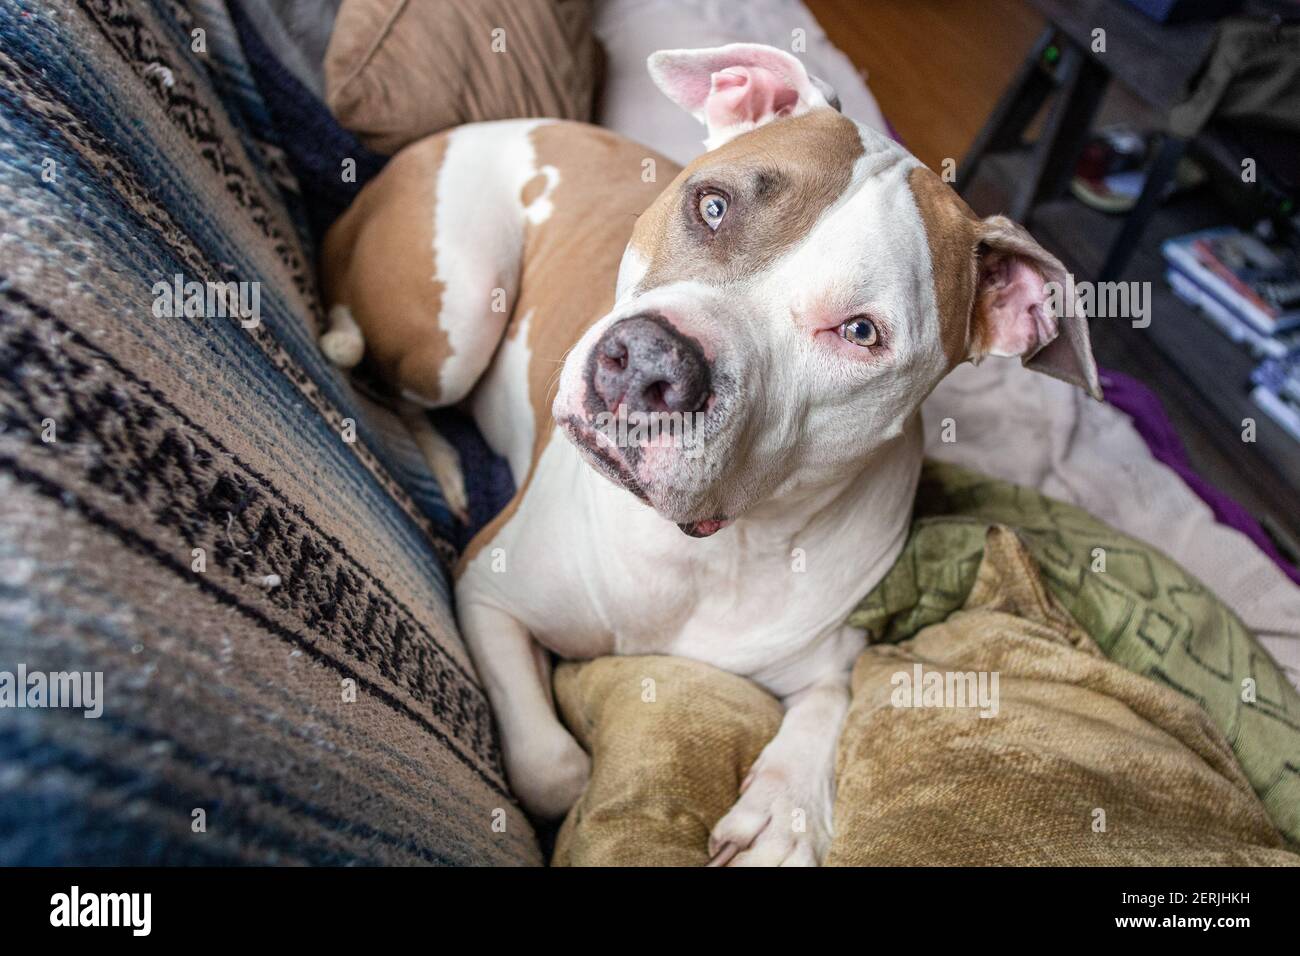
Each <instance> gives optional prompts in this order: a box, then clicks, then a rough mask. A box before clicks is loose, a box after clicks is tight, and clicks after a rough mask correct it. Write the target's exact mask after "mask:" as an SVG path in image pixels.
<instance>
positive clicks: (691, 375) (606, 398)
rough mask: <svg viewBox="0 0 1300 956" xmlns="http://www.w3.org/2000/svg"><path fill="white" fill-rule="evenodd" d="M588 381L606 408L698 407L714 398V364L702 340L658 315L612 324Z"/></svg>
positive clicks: (683, 409) (597, 349)
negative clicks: (711, 394)
mask: <svg viewBox="0 0 1300 956" xmlns="http://www.w3.org/2000/svg"><path fill="white" fill-rule="evenodd" d="M588 376H589V377H588V382H587V384H588V385H590V386H591V392H592V395H593V397H594V398H596V401H595V402H593V404H599V405H601V406H602V407H603V409H604V410H607V411H611V412H612V411H617V409H618V407H619V405H626V406H627V409H628V411H630V412H694V411H698V410H699V409H700V408H701V407H702V406H703V405H704V403H705V401H706V400H707V399H708V397H709V364H708V362H707V361H705V358H704V351H703V350H702V349H701V348H700V344H699V343H698V342H696V341H695V340H694V339H692V338H689V337H687V336H685V335H682V333H680V332H678V331H677V330H676V329H675V328H673V327H672V325H671V324H669V323H668V321H667V320H666V319H664V318H662V317H660V316H658V315H634V316H632V317H630V318H626V319H622V320H620V321H619V322H616V323H615V324H614V325H611V326H610V327H609V328H608V329H607V330H606V331H605V334H604V335H602V336H601V337H600V340H599V341H598V342H597V343H596V347H595V349H594V350H593V353H592V362H591V364H590V366H589V369H588Z"/></svg>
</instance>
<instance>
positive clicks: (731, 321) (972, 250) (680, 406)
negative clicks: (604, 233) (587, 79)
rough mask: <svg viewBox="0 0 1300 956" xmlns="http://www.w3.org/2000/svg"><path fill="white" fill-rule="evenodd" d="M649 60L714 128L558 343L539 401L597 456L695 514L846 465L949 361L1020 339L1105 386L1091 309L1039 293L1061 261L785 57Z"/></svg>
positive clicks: (674, 517) (865, 454) (709, 514)
mask: <svg viewBox="0 0 1300 956" xmlns="http://www.w3.org/2000/svg"><path fill="white" fill-rule="evenodd" d="M649 65H650V72H651V74H652V75H653V77H654V79H655V81H656V83H657V84H658V85H659V87H660V88H661V89H662V90H663V91H664V92H665V93H666V94H667V95H668V96H669V97H670V98H672V99H673V100H674V101H676V102H677V103H678V104H679V105H681V106H682V107H683V108H684V109H686V110H687V111H689V112H690V113H692V114H694V115H695V116H696V117H697V118H698V119H700V120H701V121H702V122H703V123H704V124H705V125H706V126H707V128H708V138H707V140H706V141H705V142H706V145H707V146H708V148H709V149H708V152H706V153H705V154H704V155H702V156H700V157H699V158H697V159H696V160H695V161H694V162H692V163H691V164H690V165H689V166H687V167H686V169H684V170H683V171H682V172H681V174H680V175H679V176H678V177H677V178H676V179H675V180H673V182H672V183H671V184H670V185H669V186H668V187H667V188H666V189H665V190H664V191H663V193H662V194H661V195H660V196H659V197H658V199H657V200H656V201H655V202H654V203H653V204H652V205H651V206H650V208H649V209H647V210H646V212H645V213H644V214H643V215H642V216H641V217H640V219H639V220H638V222H637V224H636V228H635V230H634V232H633V235H632V240H631V242H630V243H629V244H628V247H627V251H626V252H625V254H624V256H623V261H622V266H621V268H620V271H619V277H618V288H617V294H616V303H615V305H614V308H613V309H612V310H611V311H610V313H609V314H608V315H606V316H605V317H603V318H602V319H601V320H600V321H598V322H597V323H596V324H595V325H593V326H592V327H591V328H590V329H589V330H588V331H587V333H586V334H585V335H584V336H583V338H582V339H581V340H580V341H579V342H578V344H577V346H576V347H575V348H574V349H573V350H572V352H571V353H570V355H569V357H568V359H567V360H566V361H565V364H564V369H563V372H562V375H561V379H560V388H559V393H558V395H557V397H556V400H555V404H554V408H553V411H554V414H555V418H556V420H557V422H558V423H559V424H560V425H561V426H562V427H563V428H564V429H565V431H566V432H567V434H568V435H569V437H570V438H571V439H572V440H573V441H574V442H575V444H577V446H578V447H579V448H580V449H581V450H582V452H583V454H584V455H585V456H586V457H587V459H588V461H590V462H591V464H592V465H593V466H594V467H595V468H596V469H597V470H599V471H601V472H602V473H604V474H605V475H607V476H608V477H610V478H612V479H613V480H615V481H617V482H619V483H621V484H623V485H624V486H625V487H627V488H628V489H629V490H631V491H633V493H635V494H637V495H638V496H639V497H641V498H642V499H644V500H645V501H647V502H648V503H649V504H650V505H652V506H653V507H654V508H655V509H656V510H657V511H658V512H659V513H660V514H661V515H663V516H664V517H665V518H668V519H669V520H671V521H674V522H677V523H678V524H680V525H681V526H682V528H683V530H685V531H687V533H691V534H697V535H699V534H710V533H712V532H713V531H715V530H717V529H718V528H719V527H721V526H722V525H723V524H725V523H726V522H727V521H730V520H732V519H734V518H736V517H738V516H740V515H742V514H744V513H745V512H746V511H748V510H749V509H751V508H753V507H754V506H755V505H757V504H759V503H760V502H764V501H768V500H772V499H774V498H778V497H780V496H782V495H787V494H791V493H798V492H800V491H806V490H813V489H816V488H818V487H820V486H827V487H829V486H831V485H832V484H834V483H838V482H842V481H844V480H845V478H846V477H849V476H851V475H852V474H855V473H856V472H857V471H859V470H861V469H862V467H863V466H864V464H865V462H866V461H867V460H868V458H869V457H870V456H871V455H872V454H873V452H875V451H876V450H877V449H879V448H881V447H882V446H883V445H885V444H887V443H889V442H890V441H891V439H893V438H895V437H896V436H898V435H899V434H900V433H901V431H902V430H903V428H904V426H905V425H906V423H907V422H908V420H909V419H910V418H911V416H912V415H913V414H914V413H915V412H916V411H917V409H918V408H919V407H920V404H921V402H922V400H923V399H924V398H925V397H926V396H927V395H928V394H929V393H930V391H931V389H933V388H934V386H935V385H936V384H937V383H938V382H939V380H940V379H941V378H942V377H943V376H944V375H946V374H947V373H948V371H949V370H951V369H952V368H953V367H954V366H956V365H957V364H959V363H961V362H964V361H967V360H974V361H978V360H980V359H981V358H983V357H984V356H987V355H1000V356H1020V358H1021V359H1022V361H1023V362H1024V364H1025V365H1026V366H1028V367H1030V368H1034V369H1037V370H1040V371H1044V372H1047V373H1049V374H1051V375H1055V376H1057V377H1059V378H1063V379H1065V380H1067V381H1070V382H1074V383H1076V384H1078V385H1080V386H1082V387H1083V388H1085V389H1087V390H1088V391H1089V392H1090V393H1092V394H1093V395H1098V394H1099V386H1098V383H1097V370H1096V365H1095V364H1094V362H1093V359H1092V353H1091V349H1090V347H1089V344H1088V333H1087V325H1086V322H1085V320H1084V319H1083V318H1074V317H1072V316H1070V317H1067V316H1060V317H1058V316H1057V315H1056V314H1054V312H1053V310H1052V309H1051V308H1050V301H1051V300H1052V298H1053V296H1052V294H1051V293H1052V292H1053V291H1054V290H1053V289H1051V288H1049V287H1048V286H1047V284H1048V283H1051V282H1056V283H1059V284H1060V286H1061V287H1062V288H1072V287H1070V286H1066V281H1065V270H1064V268H1063V267H1062V266H1061V264H1060V262H1059V261H1057V260H1056V259H1055V258H1053V257H1052V256H1051V255H1050V254H1049V253H1047V252H1046V251H1045V250H1044V249H1042V248H1041V247H1040V246H1039V245H1038V243H1036V242H1035V241H1034V240H1033V239H1032V238H1031V237H1030V236H1029V235H1028V233H1026V232H1025V231H1024V230H1023V229H1021V228H1020V227H1019V226H1017V225H1015V224H1014V223H1012V222H1010V221H1009V220H1007V219H1005V218H1003V217H1001V216H993V217H990V218H988V219H979V218H977V217H976V216H975V215H974V214H973V213H972V212H971V211H970V209H969V208H968V207H967V206H966V204H965V203H964V202H962V201H961V199H960V198H958V196H957V195H956V193H955V192H953V190H952V189H951V188H949V187H948V186H947V185H946V184H945V183H944V182H942V181H941V180H940V178H939V177H938V176H936V175H935V174H934V173H933V172H931V171H930V170H929V169H927V168H926V167H925V166H924V165H922V164H921V163H920V162H919V161H918V160H917V159H915V158H914V157H913V156H912V155H911V154H910V153H908V152H907V151H906V150H905V149H903V148H902V147H901V146H899V145H898V144H897V143H895V142H894V141H892V140H890V139H889V138H887V137H885V136H882V135H881V134H879V133H877V132H875V131H873V130H870V129H867V128H865V127H861V126H859V125H857V124H855V123H853V122H852V121H850V120H849V119H847V118H845V117H844V116H842V115H841V114H840V113H839V112H838V110H837V109H836V108H835V106H834V105H833V104H834V94H833V93H831V92H830V90H829V89H828V88H827V87H826V86H825V85H824V84H822V83H821V82H820V81H818V80H816V79H815V78H813V77H811V76H809V75H808V73H807V72H806V71H805V70H804V68H803V66H802V65H801V64H800V62H799V61H798V60H797V59H796V58H795V57H793V56H791V55H790V54H788V53H784V52H782V51H780V50H777V49H773V48H771V47H764V46H755V45H750V44H734V45H731V46H725V47H719V48H717V49H709V50H673V51H665V52H660V53H656V54H654V55H653V56H652V57H651V58H650V63H649ZM1057 301H1059V299H1057ZM1075 314H1077V312H1076V313H1075Z"/></svg>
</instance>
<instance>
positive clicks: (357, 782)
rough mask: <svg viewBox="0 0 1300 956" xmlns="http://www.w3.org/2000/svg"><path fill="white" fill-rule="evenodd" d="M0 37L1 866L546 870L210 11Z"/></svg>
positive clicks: (76, 20) (383, 438)
mask: <svg viewBox="0 0 1300 956" xmlns="http://www.w3.org/2000/svg"><path fill="white" fill-rule="evenodd" d="M196 31H197V32H196ZM0 32H2V33H3V34H4V35H5V36H6V37H7V38H8V40H7V42H6V44H5V47H4V49H3V51H0V125H2V126H3V128H4V130H5V135H6V141H7V146H6V148H5V149H3V150H2V151H0V209H2V210H3V213H2V215H3V216H4V228H3V230H0V233H2V234H3V238H2V239H0V704H4V706H2V707H0V766H3V767H4V772H3V773H0V863H4V864H16V863H27V864H51V863H64V864H70V863H76V864H129V863H326V864H328V863H348V864H352V863H371V864H380V863H491V864H498V863H537V862H539V861H540V854H539V849H538V847H537V844H536V841H535V839H534V836H533V833H532V830H531V829H530V827H529V824H528V822H527V820H526V819H525V818H524V816H523V815H522V813H521V812H520V811H519V809H518V807H517V805H516V804H515V802H514V801H513V799H512V797H511V796H510V794H509V792H508V789H507V787H506V784H505V782H504V779H503V776H502V772H501V766H500V759H499V753H498V750H497V744H496V741H495V735H494V732H493V728H492V722H491V714H490V711H489V708H488V704H487V700H486V698H485V696H484V694H483V692H482V689H481V688H480V686H479V684H478V681H477V679H476V677H475V674H474V670H473V666H472V664H471V662H470V660H469V657H468V655H467V653H466V651H465V648H464V646H463V645H462V643H461V641H460V640H459V637H458V636H457V633H456V629H455V623H454V618H453V615H452V612H451V608H450V600H449V593H448V590H449V589H448V584H447V578H446V575H445V572H444V570H443V566H442V562H441V560H440V558H445V557H447V556H449V555H450V547H449V546H448V544H447V540H446V535H445V534H444V533H443V532H442V530H441V529H440V526H441V522H442V521H443V520H444V519H445V517H446V509H445V506H444V505H443V503H442V501H441V498H440V495H439V493H438V491H437V488H436V486H435V485H434V484H433V483H432V481H431V479H430V478H429V477H428V475H427V473H426V472H425V471H423V469H422V466H421V465H420V462H419V457H418V454H417V453H416V452H415V451H414V448H413V446H412V445H411V443H410V441H409V438H407V437H406V435H405V433H404V431H403V430H402V429H401V427H400V425H399V423H397V422H396V420H395V419H393V418H392V417H390V416H388V415H387V414H386V413H385V412H383V410H382V409H381V408H379V407H378V406H376V405H373V404H371V403H369V402H367V401H366V400H364V399H363V398H362V397H361V396H359V395H358V394H357V393H355V392H354V391H353V390H352V388H351V387H350V386H349V384H348V383H347V381H346V380H345V379H344V378H343V377H342V376H340V375H339V374H338V373H337V372H336V371H335V370H333V369H332V368H330V367H329V366H328V364H327V363H326V362H325V361H324V360H323V358H322V357H321V356H320V355H319V354H318V352H317V349H316V346H315V338H316V334H317V331H318V328H319V323H320V316H319V305H318V302H317V300H316V293H315V283H314V278H313V274H312V269H311V258H312V257H311V255H310V253H309V252H308V251H307V250H306V249H305V248H304V247H303V245H302V243H301V239H300V236H301V231H300V227H301V226H302V220H301V217H300V216H299V215H298V211H297V210H295V209H294V208H293V205H292V204H291V203H290V202H288V201H287V200H289V199H292V196H293V183H292V177H291V176H290V175H289V173H288V171H287V169H286V168H285V167H284V166H283V164H282V163H281V162H280V161H279V157H280V152H279V150H278V149H277V147H276V146H275V144H274V142H273V139H272V137H273V135H274V131H273V129H271V127H270V124H269V123H268V122H267V117H266V115H265V113H264V110H263V108H262V106H261V104H260V102H259V100H258V98H257V96H256V87H255V86H254V85H253V84H252V83H250V82H249V78H248V76H247V74H246V71H245V67H244V64H243V61H242V58H241V51H240V48H239V46H238V45H237V43H235V41H234V33H233V32H232V30H231V26H230V21H229V20H228V18H227V16H226V13H225V11H224V9H223V7H222V5H220V4H217V3H211V2H202V3H200V2H197V0H195V2H193V3H190V4H186V3H173V2H164V0H157V2H143V3H137V4H132V5H130V6H124V5H123V4H121V3H118V2H113V0H80V2H72V0H54V2H51V3H47V4H42V5H40V6H39V8H32V7H31V5H30V4H26V3H20V2H17V0H0ZM178 276H179V277H180V279H179V281H180V283H181V294H180V296H179V297H177V296H176V295H175V291H174V290H175V289H176V283H177V281H178V280H177V277H178ZM227 282H229V283H233V285H230V286H228V287H226V286H222V285H218V284H219V283H227ZM187 283H197V284H199V285H198V286H197V287H196V288H197V290H198V291H201V292H202V293H203V295H202V296H201V297H198V298H195V297H192V296H190V294H189V293H190V292H192V291H195V289H187V287H186V284H187ZM206 283H213V284H214V285H213V286H211V293H212V294H211V295H208V292H209V287H208V286H207V285H206ZM241 283H242V285H241ZM187 304H188V305H190V306H191V307H192V308H191V309H190V310H188V312H187V310H186V308H185V307H184V306H185V305H187ZM232 305H236V306H239V307H240V308H239V309H238V310H237V311H236V314H233V315H232V314H230V311H231V306H232ZM58 672H77V673H86V674H90V675H91V677H92V678H93V679H92V680H89V681H88V683H87V685H86V686H87V687H88V688H89V687H93V686H95V685H96V683H102V693H101V694H99V695H97V698H98V700H99V703H100V704H101V705H102V713H101V714H99V715H98V716H97V717H94V718H93V719H87V718H86V717H84V716H83V712H84V711H85V710H86V707H85V706H84V704H86V703H87V702H86V701H82V702H81V703H82V704H83V706H81V707H77V708H73V707H66V706H65V707H23V708H17V707H15V706H13V703H14V700H13V698H12V697H10V698H8V702H7V703H6V698H5V696H4V693H3V687H4V684H5V679H4V674H9V675H12V676H17V675H18V674H22V675H23V677H24V686H25V688H27V689H28V690H29V691H30V688H31V687H32V686H35V685H34V684H33V683H32V682H33V681H36V678H35V677H34V676H33V675H48V674H51V673H58ZM96 675H97V676H96ZM37 683H39V682H38V681H37ZM10 686H12V684H11V685H10ZM24 701H25V702H27V703H41V702H42V701H41V700H40V698H39V697H38V696H34V695H32V694H31V693H29V694H28V695H27V696H26V697H25V698H24ZM46 702H47V703H48V701H46ZM65 703H66V701H65Z"/></svg>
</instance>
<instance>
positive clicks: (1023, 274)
mask: <svg viewBox="0 0 1300 956" xmlns="http://www.w3.org/2000/svg"><path fill="white" fill-rule="evenodd" d="M976 256H977V264H978V268H979V284H978V286H977V288H976V292H975V304H974V310H973V314H972V315H971V324H970V357H971V358H972V359H973V360H975V361H976V362H978V361H979V360H980V359H981V358H983V357H984V356H986V355H1007V356H1010V355H1018V356H1020V359H1021V361H1022V362H1023V363H1024V365H1025V367H1026V368H1032V369H1034V370H1036V371H1039V372H1045V373H1047V374H1048V375H1051V376H1053V377H1055V378H1059V379H1062V380H1064V381H1066V382H1070V383H1071V384H1073V385H1078V386H1079V387H1080V388H1082V389H1084V390H1085V391H1086V392H1087V393H1088V394H1089V395H1091V396H1092V397H1093V398H1096V399H1100V398H1101V383H1100V381H1099V380H1098V378H1097V363H1096V361H1095V360H1094V359H1093V357H1092V344H1091V342H1090V341H1089V339H1088V320H1087V318H1086V317H1085V316H1084V314H1083V310H1082V309H1080V308H1078V307H1077V303H1076V302H1067V297H1068V296H1073V295H1074V285H1073V283H1071V282H1070V281H1069V277H1068V275H1067V274H1066V271H1065V267H1064V266H1063V265H1061V262H1060V260H1059V259H1057V258H1056V257H1055V256H1053V255H1052V254H1051V253H1050V252H1048V251H1047V250H1046V249H1044V248H1043V247H1042V246H1040V245H1039V244H1038V243H1037V242H1035V241H1034V239H1033V237H1032V236H1030V235H1029V233H1027V232H1025V230H1024V229H1022V228H1021V227H1020V226H1018V225H1016V224H1015V223H1014V222H1012V221H1011V220H1010V219H1007V218H1006V217H1005V216H990V217H989V218H987V219H985V220H984V221H983V223H982V225H981V229H980V243H979V248H978V251H977V254H976Z"/></svg>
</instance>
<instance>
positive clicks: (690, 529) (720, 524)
mask: <svg viewBox="0 0 1300 956" xmlns="http://www.w3.org/2000/svg"><path fill="white" fill-rule="evenodd" d="M729 524H731V521H730V519H728V518H709V519H708V520H707V521H692V522H690V523H689V524H679V525H678V526H677V527H679V528H681V529H682V530H683V531H685V532H686V533H687V534H689V535H690V536H691V537H692V538H707V537H708V536H709V535H711V534H716V533H717V532H719V531H721V530H722V529H723V528H725V527H726V526H727V525H729Z"/></svg>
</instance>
